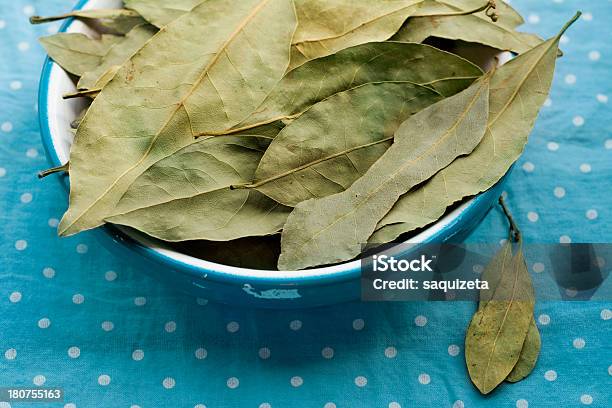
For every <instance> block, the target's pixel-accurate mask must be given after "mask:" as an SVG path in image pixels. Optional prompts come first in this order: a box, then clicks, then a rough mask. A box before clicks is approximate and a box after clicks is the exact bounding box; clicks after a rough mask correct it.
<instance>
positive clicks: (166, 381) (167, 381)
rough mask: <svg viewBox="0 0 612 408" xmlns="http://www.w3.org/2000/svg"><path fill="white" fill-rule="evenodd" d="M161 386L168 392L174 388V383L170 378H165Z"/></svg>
mask: <svg viewBox="0 0 612 408" xmlns="http://www.w3.org/2000/svg"><path fill="white" fill-rule="evenodd" d="M162 385H163V386H164V388H165V389H167V390H169V389H172V388H174V386H175V385H176V381H174V378H172V377H166V378H164V381H162Z"/></svg>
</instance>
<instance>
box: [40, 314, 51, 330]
mask: <svg viewBox="0 0 612 408" xmlns="http://www.w3.org/2000/svg"><path fill="white" fill-rule="evenodd" d="M49 326H51V320H49V319H48V318H46V317H43V318H42V319H40V320H39V321H38V327H40V328H41V329H47V328H49Z"/></svg>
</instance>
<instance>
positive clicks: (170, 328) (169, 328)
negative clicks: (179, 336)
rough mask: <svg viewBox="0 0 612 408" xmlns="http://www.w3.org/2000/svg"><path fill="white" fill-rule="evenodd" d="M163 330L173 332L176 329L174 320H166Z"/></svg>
mask: <svg viewBox="0 0 612 408" xmlns="http://www.w3.org/2000/svg"><path fill="white" fill-rule="evenodd" d="M164 330H165V331H167V332H168V333H173V332H174V331H175V330H176V322H175V321H169V322H166V324H165V325H164Z"/></svg>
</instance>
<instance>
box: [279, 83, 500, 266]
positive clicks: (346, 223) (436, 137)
mask: <svg viewBox="0 0 612 408" xmlns="http://www.w3.org/2000/svg"><path fill="white" fill-rule="evenodd" d="M489 79H490V76H489V75H486V76H485V77H483V78H482V79H480V80H478V81H477V82H475V83H474V84H472V85H471V86H470V87H469V88H467V89H466V90H465V91H462V92H461V93H458V94H456V95H454V96H451V97H449V98H446V99H443V100H442V101H440V102H437V103H435V104H433V105H431V106H429V107H428V108H425V109H423V110H422V111H420V112H418V113H416V114H415V115H413V116H411V117H410V118H408V119H407V120H406V121H405V122H404V123H402V125H401V126H400V127H399V128H398V129H397V131H396V132H395V138H394V143H393V145H392V146H391V147H390V148H389V149H388V150H387V151H386V152H385V153H384V154H383V155H382V157H381V158H380V159H379V160H378V161H376V162H375V163H374V164H373V165H372V167H370V168H369V169H368V171H367V172H366V173H365V174H364V175H363V176H362V177H361V178H359V179H357V180H356V181H355V182H354V183H353V184H352V185H351V186H350V187H349V188H348V189H346V191H344V192H341V193H338V194H334V195H331V196H328V197H324V198H320V199H312V200H308V201H304V202H302V203H300V204H298V205H297V206H296V207H295V209H294V210H293V211H292V212H291V215H290V216H289V218H288V219H287V223H286V224H285V227H284V229H283V233H282V235H281V255H280V257H279V261H278V266H279V269H281V270H282V269H292V270H293V269H302V268H307V267H309V266H316V265H325V264H331V263H336V262H341V261H346V260H349V259H353V258H354V257H356V256H357V255H359V254H360V253H361V252H362V250H363V244H364V243H365V242H366V241H367V239H368V237H369V236H370V235H371V234H372V232H374V229H375V228H376V224H377V223H378V221H379V220H380V219H381V218H382V217H384V215H385V214H386V213H387V212H388V211H389V210H390V209H391V207H392V206H393V204H394V203H395V202H396V201H397V199H398V198H399V197H400V196H401V195H402V194H404V193H405V192H406V191H408V190H410V189H411V188H412V187H414V186H416V185H417V184H420V183H422V182H423V181H425V180H427V179H428V178H430V177H431V176H433V175H434V174H435V173H436V172H438V171H439V170H440V169H442V168H444V167H445V166H447V165H448V164H449V163H451V162H452V161H453V160H454V159H455V158H456V157H457V156H460V155H464V154H469V153H470V152H471V151H472V150H473V149H474V148H475V147H476V145H477V144H478V142H479V141H480V139H482V136H483V135H484V132H485V128H486V125H487V118H488V100H489Z"/></svg>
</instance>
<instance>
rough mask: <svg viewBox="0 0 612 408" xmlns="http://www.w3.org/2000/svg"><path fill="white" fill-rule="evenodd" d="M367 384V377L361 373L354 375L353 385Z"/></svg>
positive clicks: (361, 385)
mask: <svg viewBox="0 0 612 408" xmlns="http://www.w3.org/2000/svg"><path fill="white" fill-rule="evenodd" d="M367 384H368V379H367V378H365V377H364V376H363V375H359V376H357V377H355V385H356V386H358V387H365V386H366V385H367Z"/></svg>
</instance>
